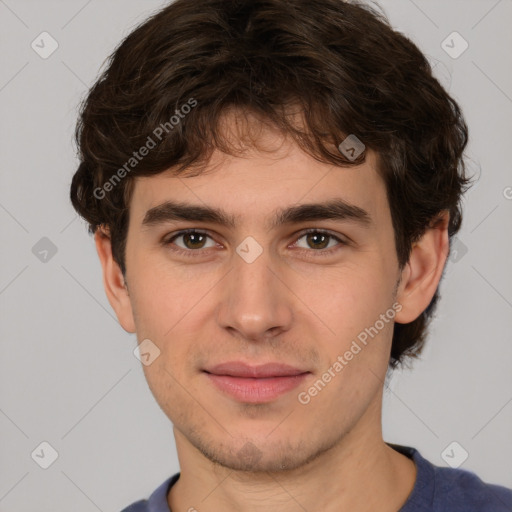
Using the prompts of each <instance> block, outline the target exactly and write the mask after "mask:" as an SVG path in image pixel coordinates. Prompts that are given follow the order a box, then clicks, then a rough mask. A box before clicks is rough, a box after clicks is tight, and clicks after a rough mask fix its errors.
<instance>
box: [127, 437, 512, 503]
mask: <svg viewBox="0 0 512 512" xmlns="http://www.w3.org/2000/svg"><path fill="white" fill-rule="evenodd" d="M388 444H389V443H388ZM389 446H391V447H392V448H394V449H395V450H397V451H399V452H400V453H402V454H404V455H406V456H407V457H409V458H410V459H412V460H413V461H414V462H415V464H416V468H417V475H416V482H415V483H414V488H413V490H412V492H411V494H410V495H409V498H408V499H407V502H406V503H405V505H404V506H403V507H402V508H401V509H400V510H399V511H398V512H511V511H512V490H511V489H507V488H506V487H501V486H499V485H492V484H487V483H484V482H482V480H480V478H478V477H477V476H476V475H475V474H473V473H470V472H469V471H465V470H462V469H452V468H441V467H438V466H434V465H433V464H431V463H430V462H429V461H428V460H426V459H424V458H423V457H422V456H421V455H420V454H419V452H418V451H417V450H416V449H414V448H409V447H407V446H400V445H395V444H389ZM179 477H180V474H179V473H176V474H175V475H174V476H172V477H171V478H168V479H167V480H166V481H165V482H164V483H162V484H161V485H160V486H159V487H158V488H157V489H156V490H155V491H154V492H153V494H152V495H151V496H150V497H149V499H148V500H142V501H137V502H136V503H133V504H132V505H130V506H129V507H128V508H125V509H124V510H122V512H171V511H170V509H169V505H168V504H167V494H168V492H169V490H170V488H171V487H172V485H173V484H174V483H176V481H177V480H178V478H179Z"/></svg>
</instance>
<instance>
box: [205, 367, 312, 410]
mask: <svg viewBox="0 0 512 512" xmlns="http://www.w3.org/2000/svg"><path fill="white" fill-rule="evenodd" d="M204 372H205V374H206V376H207V377H208V378H209V379H210V381H211V382H212V383H213V384H214V385H215V386H216V387H217V389H219V390H220V391H222V392H224V393H226V394H228V395H230V396H231V397H232V398H234V399H236V400H238V401H240V402H246V403H264V402H270V401H272V400H275V399H276V398H278V397H279V396H281V395H283V394H285V393H287V392H289V391H291V390H292V389H294V388H296V387H297V386H299V385H300V384H301V382H302V381H303V380H304V379H305V378H306V377H307V375H309V374H310V373H311V372H309V371H308V370H302V369H299V368H296V367H294V366H290V365H287V364H282V363H266V364H263V365H257V366H253V365H249V364H246V363H243V362H241V361H231V362H227V363H222V364H219V365H216V366H213V367H210V368H208V369H205V370H204Z"/></svg>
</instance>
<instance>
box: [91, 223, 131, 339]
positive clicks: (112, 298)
mask: <svg viewBox="0 0 512 512" xmlns="http://www.w3.org/2000/svg"><path fill="white" fill-rule="evenodd" d="M94 241H95V242H96V250H97V251H98V256H99V258H100V263H101V266H102V269H103V286H104V287H105V292H106V294H107V298H108V301H109V302H110V305H111V306H112V308H113V309H114V311H115V313H116V315H117V319H118V320H119V323H120V324H121V326H122V327H123V329H124V330H125V331H127V332H135V322H134V320H133V311H132V304H131V301H130V296H129V294H128V288H127V287H126V283H125V280H124V276H123V273H122V272H121V268H120V267H119V265H118V263H117V262H116V261H115V260H114V258H113V256H112V243H111V241H110V236H109V235H108V233H107V232H105V231H104V230H103V229H102V228H98V229H97V230H96V233H95V234H94Z"/></svg>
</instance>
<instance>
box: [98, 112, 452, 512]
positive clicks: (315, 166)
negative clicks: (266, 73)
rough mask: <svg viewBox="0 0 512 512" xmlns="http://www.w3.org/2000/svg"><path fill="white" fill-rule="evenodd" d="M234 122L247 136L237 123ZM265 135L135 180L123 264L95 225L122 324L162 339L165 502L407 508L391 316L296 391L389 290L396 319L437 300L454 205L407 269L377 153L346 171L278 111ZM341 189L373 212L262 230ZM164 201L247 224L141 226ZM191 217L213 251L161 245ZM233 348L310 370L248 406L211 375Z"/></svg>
mask: <svg viewBox="0 0 512 512" xmlns="http://www.w3.org/2000/svg"><path fill="white" fill-rule="evenodd" d="M227 126H228V127H231V129H232V133H233V134H234V135H233V136H234V137H237V136H238V137H239V139H240V140H241V141H242V140H245V139H244V137H242V135H241V134H238V135H237V133H238V130H239V128H238V127H237V126H236V123H234V122H228V124H227ZM258 141H259V143H258V147H257V148H256V147H249V146H248V147H247V151H246V152H245V153H244V154H243V155H238V156H228V155H225V154H222V153H219V152H217V151H216V152H214V154H213V156H212V158H211V160H210V161H209V163H208V165H207V166H206V168H205V170H206V171H207V172H205V173H203V174H201V175H199V176H195V177H185V178H184V177H182V176H180V177H177V176H174V175H173V174H172V169H171V170H169V171H166V172H164V173H161V174H159V175H156V176H152V177H149V178H137V179H136V183H135V187H134V192H133V196H132V199H131V203H130V205H129V208H130V223H129V229H128V237H127V246H126V269H127V270H126V276H123V275H122V273H121V271H120V269H119V266H118V265H117V263H116V262H115V261H114V260H113V258H112V252H111V246H110V240H109V238H108V236H106V235H105V234H104V233H103V234H102V232H100V231H98V232H97V234H96V237H95V238H96V246H97V250H98V254H99V257H100V261H101V263H102V267H103V275H104V285H105V289H106V293H107V295H108V298H109V301H110V303H111V305H112V307H113V308H114V310H115V312H116V314H117V317H118V319H119V322H120V323H121V325H122V326H123V328H124V329H125V330H127V331H128V332H136V333H137V338H138V340H139V342H140V341H142V340H144V339H146V338H148V339H150V340H151V341H152V342H153V343H154V344H155V345H157V346H158V348H159V350H160V351H161V354H160V356H159V357H158V358H157V359H155V361H154V362H153V363H152V364H150V365H149V366H144V367H143V368H144V372H145V376H146V379H147V381H148V384H149V387H150V389H151V391H152V393H153V394H154V396H155V398H156V400H157V402H158V403H159V405H160V407H161V408H162V410H163V411H164V413H165V414H166V415H167V416H168V417H169V419H170V420H171V421H172V423H173V426H174V434H175V440H176V446H177V452H178V457H179V463H180V468H181V476H180V478H179V480H178V482H177V483H176V484H175V485H174V486H173V487H172V489H171V492H170V493H169V496H168V503H169V506H170V507H171V509H172V510H173V511H182V510H183V511H185V510H194V509H195V510H198V511H218V510H223V511H226V512H230V511H237V512H240V511H243V512H249V511H268V510H279V511H282V512H288V511H299V510H308V511H313V510H322V511H325V512H330V511H340V510H351V511H355V510H357V511H374V510H380V511H383V512H386V511H389V512H393V511H396V510H398V509H399V508H400V507H401V506H402V505H403V504H404V503H405V501H406V500H407V496H408V495H409V494H410V492H411V491H412V488H413V485H414V481H415V477H416V468H415V466H414V463H413V462H412V461H411V460H410V459H408V458H407V457H405V456H403V455H401V454H399V453H398V452H396V451H395V450H393V449H391V448H390V447H389V446H387V445H386V444H385V443H384V441H383V438H382V429H381V406H382V393H383V386H384V379H385V375H386V370H387V367H388V361H389V354H390V350H391V339H392V328H393V322H389V323H386V324H385V326H384V328H382V329H381V330H380V331H379V333H378V335H377V336H375V337H374V338H373V339H371V340H370V341H369V343H368V344H367V345H366V346H365V347H364V348H363V349H362V350H361V351H360V352H359V353H358V354H357V355H355V356H354V358H353V359H352V360H351V361H349V362H348V364H347V365H346V366H345V367H344V368H343V370H342V371H340V372H339V373H337V374H336V377H335V378H333V379H332V380H331V381H330V382H329V383H328V384H327V385H326V386H325V387H324V388H323V389H322V391H321V392H320V393H318V394H317V395H316V396H314V397H312V399H311V401H310V402H309V403H308V404H306V405H304V404H301V403H300V402H299V401H298V399H297V394H298V393H299V392H300V391H304V390H307V389H308V388H309V387H311V385H312V384H313V383H314V382H316V381H317V380H318V379H319V378H320V377H321V375H322V374H323V373H324V372H325V371H326V370H327V369H328V368H329V367H331V366H332V365H333V362H335V361H336V360H337V357H338V356H339V355H343V354H344V353H345V352H346V351H347V350H348V349H349V347H350V345H351V343H352V341H353V340H355V339H356V338H357V335H358V334H359V333H360V332H361V331H363V330H364V329H365V328H367V327H370V326H373V325H374V324H375V322H376V321H377V320H378V319H379V317H380V315H381V314H383V313H385V312H386V311H387V310H389V309H392V305H393V304H394V303H396V302H398V303H399V304H400V306H401V310H400V311H399V312H397V313H396V317H395V321H397V322H402V323H408V322H411V321H412V320H414V319H415V318H417V317H418V316H419V315H420V313H421V312H422V311H423V310H424V309H425V308H426V307H427V305H428V304H429V302H430V300H431V298H432V296H433V294H434V292H435V290H436V288H437V286H438V283H439V280H440V278H441V275H442V270H443V266H444V264H445V261H446V255H447V252H448V233H447V222H448V216H447V214H444V215H443V216H442V217H441V219H440V221H439V222H438V223H437V224H436V225H435V226H433V227H432V228H430V229H428V230H427V231H426V232H425V234H424V236H423V237H422V238H421V239H420V240H419V241H418V242H417V243H416V244H415V245H414V247H413V250H412V253H411V257H410V260H409V263H408V264H407V265H406V266H405V267H404V268H403V269H402V270H401V271H400V270H399V267H398V261H397V256H396V251H395V245H394V232H393V226H392V222H391V215H390V210H389V204H388V201H387V198H386V193H385V186H384V182H383V180H382V178H381V177H380V175H379V174H378V172H377V170H376V158H375V155H374V154H373V153H372V152H371V151H367V155H366V161H365V163H364V164H362V165H360V166H357V167H352V168H340V167H336V166H333V165H329V164H326V163H321V162H318V161H316V160H315V159H313V158H312V157H311V156H309V155H307V154H306V153H304V152H303V151H301V150H300V149H299V148H298V147H297V145H295V144H294V143H293V142H292V141H291V140H289V139H288V138H287V137H284V136H282V135H281V134H279V133H277V132H275V131H274V130H272V129H271V128H270V127H268V126H266V127H263V128H262V129H261V131H260V133H259V135H258ZM262 144H263V145H264V146H265V150H263V149H262ZM253 146H254V145H253ZM269 149H270V150H271V151H269ZM333 198H342V199H343V200H345V201H347V202H349V203H351V204H353V205H356V206H358V207H360V208H363V209H364V210H366V211H367V212H368V213H369V215H370V216H371V219H372V222H371V224H369V225H362V224H361V223H357V222H354V221H351V220H348V219H344V220H339V219H321V220H314V221H303V222H300V223H294V224H292V225H280V226H277V227H275V228H272V229H269V228H268V227H267V222H269V220H270V219H271V218H272V217H273V214H274V212H275V211H276V210H277V209H280V208H284V207H287V206H294V205H297V204H303V203H312V202H315V203H322V202H325V201H328V200H330V199H333ZM169 200H173V201H180V202H186V203H190V204H194V205H202V206H205V205H207V206H213V207H216V208H222V209H223V210H225V211H226V213H228V214H232V215H234V216H235V218H236V227H234V228H231V227H226V226H222V225H218V224H216V223H213V222H204V221H203V222H198V221H193V222H191V221H183V220H180V221H166V222H164V223H159V224H155V225H151V226H144V225H143V219H144V217H145V215H146V212H147V211H148V210H149V209H151V208H153V207H155V206H158V205H160V204H161V203H163V202H165V201H169ZM187 228H196V229H198V230H204V231H207V232H208V235H209V236H210V237H211V238H208V237H207V238H206V239H204V242H203V246H202V247H203V248H196V247H201V245H200V244H199V245H197V239H196V240H195V243H196V245H194V241H192V242H191V240H190V239H188V238H187V237H181V238H177V239H174V244H173V243H170V244H167V245H165V244H162V240H167V241H169V239H170V238H171V237H172V235H173V234H176V233H177V232H178V231H180V230H182V229H187ZM307 228H315V229H319V230H329V231H330V232H331V234H333V235H334V236H337V237H339V238H340V239H341V240H344V241H346V242H347V243H346V244H340V243H339V242H337V241H336V240H335V239H327V242H325V244H324V245H322V244H321V243H320V242H318V241H317V240H311V236H309V237H308V236H305V235H304V233H303V231H304V229H307ZM248 236H251V237H253V238H254V239H255V240H256V241H257V243H258V244H259V246H260V247H261V248H262V250H263V252H262V253H261V255H260V256H259V257H258V258H256V259H255V261H253V262H252V263H247V262H246V261H245V260H244V259H242V258H241V257H240V256H239V255H238V254H237V252H236V248H237V246H239V245H240V244H241V242H242V241H243V240H244V239H245V238H246V237H248ZM319 246H320V248H318V247H319ZM326 246H327V247H326ZM190 247H192V248H190ZM173 248H174V249H180V248H181V249H182V250H184V251H188V252H187V254H186V255H181V254H178V253H177V252H176V251H174V250H173ZM329 250H330V251H331V252H330V253H328V251H329ZM191 252H194V253H195V256H194V255H189V254H190V253H191ZM322 252H323V253H324V255H322V254H321V253H322ZM398 283H399V284H398ZM231 360H243V361H245V362H248V363H251V364H262V363H265V362H270V361H278V362H282V363H287V364H290V365H293V366H296V367H299V368H301V369H307V370H309V371H310V372H311V374H310V375H308V377H307V379H306V381H305V382H304V383H303V384H301V386H300V387H299V388H297V389H295V390H293V391H291V392H289V393H286V394H284V395H281V396H280V397H278V398H276V399H275V400H272V401H270V402H266V403H258V404H249V403H242V402H240V401H237V400H235V399H233V398H231V397H230V396H228V395H226V394H224V393H222V392H221V391H219V390H217V389H216V388H215V387H214V386H212V385H211V383H210V382H209V379H208V378H207V376H206V375H205V374H204V372H202V369H203V368H204V367H205V366H206V365H211V364H218V363H222V362H225V361H231ZM244 453H245V454H247V453H248V454H249V456H246V457H244V456H242V454H244ZM319 490H321V492H319ZM192 507H193V508H192Z"/></svg>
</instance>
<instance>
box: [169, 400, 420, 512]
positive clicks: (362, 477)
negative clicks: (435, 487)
mask: <svg viewBox="0 0 512 512" xmlns="http://www.w3.org/2000/svg"><path fill="white" fill-rule="evenodd" d="M374 412H378V414H379V416H378V418H379V421H378V422H374V423H373V424H374V425H377V426H376V427H375V428H373V429H361V428H357V426H356V428H354V429H353V430H351V431H350V432H349V433H347V434H346V435H345V436H343V438H342V439H341V440H340V441H339V442H338V443H337V444H336V445H335V446H334V447H332V448H331V449H329V450H327V451H325V452H323V453H321V454H320V455H318V456H317V457H316V459H314V460H313V461H310V462H309V463H307V464H305V465H304V466H301V467H299V468H295V469H293V470H283V471H279V472H258V473H255V472H241V471H234V470H231V469H229V468H226V467H222V466H220V465H218V464H214V463H213V462H211V461H210V460H208V459H207V458H206V457H204V456H203V455H202V454H201V453H200V452H199V451H198V450H197V449H196V448H195V447H194V446H193V445H192V444H190V442H189V441H188V439H187V438H186V437H185V436H184V435H183V434H182V433H181V432H180V431H178V430H177V429H175V438H176V446H177V450H178V456H179V461H180V468H181V474H180V478H179V480H178V481H177V482H176V484H175V485H174V486H173V487H172V488H171V491H170V493H169V496H168V503H169V506H170V508H171V510H172V511H173V512H175V511H179V510H191V511H194V510H200V511H201V512H203V511H204V512H209V511H212V512H213V511H218V510H222V511H225V512H260V511H267V510H279V511H280V512H291V511H294V512H295V511H297V510H300V509H301V508H302V509H303V510H323V511H325V512H334V511H336V512H339V511H345V510H346V511H355V510H357V511H358V512H366V511H368V512H370V511H374V510H379V511H381V512H386V511H389V512H396V510H398V509H400V508H401V507H402V505H403V504H404V503H405V501H406V500H407V496H408V495H409V494H410V492H411V491H412V488H413V486H414V481H415V478H416V468H415V465H414V463H413V461H412V460H410V459H408V458H407V457H405V456H404V455H402V454H400V453H398V452H396V451H395V450H393V449H392V448H391V447H389V446H388V445H386V443H385V442H384V441H383V439H382V432H381V427H380V409H379V410H378V411H374ZM367 413H371V411H367Z"/></svg>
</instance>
